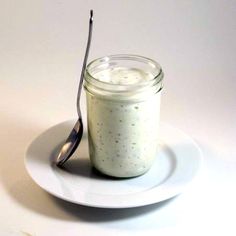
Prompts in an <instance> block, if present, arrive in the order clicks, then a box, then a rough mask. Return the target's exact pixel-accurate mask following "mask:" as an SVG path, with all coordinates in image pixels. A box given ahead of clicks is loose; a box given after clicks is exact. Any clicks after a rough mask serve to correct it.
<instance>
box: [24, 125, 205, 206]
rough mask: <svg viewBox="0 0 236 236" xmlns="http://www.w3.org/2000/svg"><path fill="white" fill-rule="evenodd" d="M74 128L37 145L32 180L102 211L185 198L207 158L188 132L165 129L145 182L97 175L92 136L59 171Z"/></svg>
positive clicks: (31, 152)
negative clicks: (61, 151) (60, 153)
mask: <svg viewBox="0 0 236 236" xmlns="http://www.w3.org/2000/svg"><path fill="white" fill-rule="evenodd" d="M73 125H74V121H67V122H64V123H61V124H58V125H56V126H54V127H52V128H50V129H48V130H47V131H45V132H44V133H43V134H41V135H40V136H39V137H37V138H36V139H35V140H34V141H33V142H32V143H31V145H30V146H29V148H28V151H27V153H26V157H25V165H26V169H27V171H28V173H29V175H30V176H31V177H32V179H33V180H34V181H35V182H36V183H37V184H38V185H39V186H40V187H42V188H43V189H44V190H46V191H47V192H49V193H51V194H53V195H54V196H57V197H59V198H61V199H64V200H67V201H69V202H73V203H77V204H82V205H87V206H94V207H102V208H127V207H138V206H144V205H148V204H152V203H157V202H160V201H163V200H166V199H169V198H171V197H174V196H175V195H178V194H179V193H181V192H182V191H183V189H184V188H185V187H186V186H187V185H188V184H189V183H190V182H191V181H192V180H193V178H194V177H195V176H196V175H197V173H198V171H199V169H200V166H201V162H202V155H201V152H200V149H199V148H198V147H197V145H196V144H195V143H194V142H193V140H192V139H191V138H189V137H188V136H187V135H186V134H184V133H183V132H181V131H179V130H177V129H175V128H172V127H170V126H168V125H164V124H162V125H161V129H160V144H159V145H160V151H159V153H158V155H157V158H156V161H155V163H154V165H153V166H152V168H151V169H150V170H149V171H148V172H147V173H146V174H144V175H142V176H140V177H136V178H131V179H115V178H107V177H104V176H102V175H100V174H98V173H96V171H94V169H92V168H91V166H90V162H89V158H88V147H87V146H88V145H87V138H86V135H84V136H85V137H84V138H83V140H82V142H81V144H80V146H79V148H78V150H77V151H76V153H75V154H74V155H73V156H72V158H71V159H70V160H69V161H68V162H67V163H66V164H65V168H64V169H60V168H57V167H55V166H53V165H51V160H50V159H51V158H52V157H53V155H54V153H55V152H56V151H57V150H58V147H59V146H60V144H61V143H62V142H63V141H64V140H65V139H66V137H67V135H68V133H69V132H70V130H71V129H72V127H73ZM75 157H77V158H75Z"/></svg>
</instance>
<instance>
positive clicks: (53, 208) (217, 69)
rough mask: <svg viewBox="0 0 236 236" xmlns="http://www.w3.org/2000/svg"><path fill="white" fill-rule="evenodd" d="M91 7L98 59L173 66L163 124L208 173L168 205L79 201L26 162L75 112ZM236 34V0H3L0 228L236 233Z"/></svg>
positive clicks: (0, 20) (12, 231) (4, 232)
mask: <svg viewBox="0 0 236 236" xmlns="http://www.w3.org/2000/svg"><path fill="white" fill-rule="evenodd" d="M90 9H93V10H94V14H95V16H94V34H93V41H92V47H91V53H90V58H89V60H92V59H95V58H97V57H100V56H104V55H109V54H117V53H132V54H140V55H143V56H147V57H150V58H153V59H154V60H157V61H158V62H159V63H160V64H161V65H162V67H163V70H164V72H165V87H164V90H163V99H162V121H164V122H167V123H169V124H171V125H172V126H175V127H177V128H180V129H182V130H184V131H185V132H186V133H188V134H189V135H190V136H192V137H193V138H194V139H195V141H197V142H198V144H199V146H200V147H201V149H202V151H203V154H204V159H205V165H204V168H203V171H202V174H201V176H199V180H198V181H197V182H196V183H195V185H193V186H192V187H191V188H190V189H188V191H186V192H185V193H183V194H182V195H180V196H179V197H177V198H175V199H173V200H171V201H169V202H167V203H163V204H157V205H154V206H148V207H144V208H138V209H126V210H102V209H93V208H86V207H83V206H77V205H73V204H70V203H66V202H63V201H62V200H57V199H56V198H54V197H52V196H50V195H49V194H47V193H46V192H44V191H43V190H41V189H40V188H39V187H38V186H37V185H36V184H35V183H33V181H32V180H31V179H30V177H29V176H28V174H27V173H26V170H25V168H24V163H23V159H24V155H25V151H26V149H27V147H28V145H29V144H30V143H31V141H32V140H33V139H34V138H35V137H37V136H38V135H39V134H40V133H41V132H43V131H44V130H45V129H48V128H49V127H51V126H52V125H55V124H57V123H60V122H62V121H65V120H68V119H72V118H75V117H76V108H75V99H76V92H77V84H78V78H79V75H80V70H81V65H82V60H83V56H84V51H85V46H86V39H87V31H88V17H89V10H90ZM235 42H236V1H235V0H225V1H223V0H215V1H214V0H198V1H194V0H192V1H187V0H186V1H184V0H176V1H174V0H172V1H171V0H166V1H164V0H163V1H159V0H145V1H141V0H140V1H137V0H136V1H134V0H129V1H125V0H119V1H111V0H110V1H109V0H106V1H105V0H101V1H98V0H97V1H92V0H89V1H82V0H81V1H78V0H77V1H76V0H68V1H63V0H58V1H56V0H52V1H46V0H42V1H40V0H21V1H17V0H0V160H1V164H0V198H1V199H0V209H1V210H0V235H7V234H12V235H28V234H29V235H53V234H54V235H92V234H96V235H130V234H131V233H132V234H135V235H157V234H158V233H159V235H176V234H181V235H203V234H204V235H235V234H236V229H235V214H236V213H235V212H236V205H235V199H236V192H235V183H236V157H235V154H236V147H235V145H236V125H235V121H236V76H235V62H236V56H235V54H236V53H235V52H236V46H235ZM83 110H85V107H84V108H83ZM24 232H26V233H28V234H24Z"/></svg>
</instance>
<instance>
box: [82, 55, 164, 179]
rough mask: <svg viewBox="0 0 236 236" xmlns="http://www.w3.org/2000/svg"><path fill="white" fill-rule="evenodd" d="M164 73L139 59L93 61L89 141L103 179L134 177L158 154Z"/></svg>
mask: <svg viewBox="0 0 236 236" xmlns="http://www.w3.org/2000/svg"><path fill="white" fill-rule="evenodd" d="M162 82H163V72H162V69H161V67H160V65H159V64H158V63H156V62H155V61H153V60H151V59H148V58H145V57H142V56H137V55H112V56H106V57H103V58H99V59H96V60H94V61H92V62H91V63H90V64H89V65H88V66H87V69H86V72H85V82H84V88H85V90H86V98H87V119H88V142H89V154H90V160H91V162H92V165H93V166H94V167H95V168H96V169H97V170H99V171H100V172H102V173H103V174H106V175H110V176H114V177H134V176H138V175H141V174H143V173H145V172H146V171H147V170H149V168H150V167H151V165H152V163H153V161H154V159H155V157H156V155H157V140H158V126H159V117H160V96H161V90H162V87H163V84H162Z"/></svg>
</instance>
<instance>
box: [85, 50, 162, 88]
mask: <svg viewBox="0 0 236 236" xmlns="http://www.w3.org/2000/svg"><path fill="white" fill-rule="evenodd" d="M112 60H124V61H125V60H126V61H127V60H130V61H138V62H143V63H146V64H148V65H149V66H150V67H152V68H155V69H157V70H158V72H157V73H156V74H155V75H153V78H152V79H150V80H148V81H143V82H141V83H138V84H122V85H120V84H119V85H117V84H111V83H109V82H105V81H101V80H98V79H97V78H96V77H94V76H93V75H92V74H91V72H90V70H91V68H92V66H93V65H94V64H96V63H100V64H102V63H108V62H109V61H112ZM85 75H86V76H85V80H86V77H89V78H90V79H92V80H93V82H95V83H96V84H97V85H98V87H103V86H109V88H110V89H111V90H113V89H117V88H118V87H119V88H118V90H119V91H127V90H129V89H135V88H136V87H137V88H138V87H143V86H145V85H149V84H152V83H155V84H159V83H160V82H161V81H162V80H163V71H162V68H161V66H160V64H159V63H157V62H156V61H154V60H153V59H150V58H148V57H144V56H140V55H136V54H113V55H108V56H103V57H99V58H97V59H94V60H92V61H91V62H90V63H89V64H88V65H87V67H86V70H85Z"/></svg>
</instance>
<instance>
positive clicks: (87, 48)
mask: <svg viewBox="0 0 236 236" xmlns="http://www.w3.org/2000/svg"><path fill="white" fill-rule="evenodd" d="M92 31H93V10H90V19H89V33H88V40H87V46H86V51H85V56H84V62H83V67H82V71H81V75H80V81H79V88H78V93H77V113H78V116H79V118H81V117H82V115H81V109H80V95H81V89H82V85H83V79H84V72H85V69H86V66H87V60H88V55H89V49H90V44H91V39H92Z"/></svg>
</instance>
